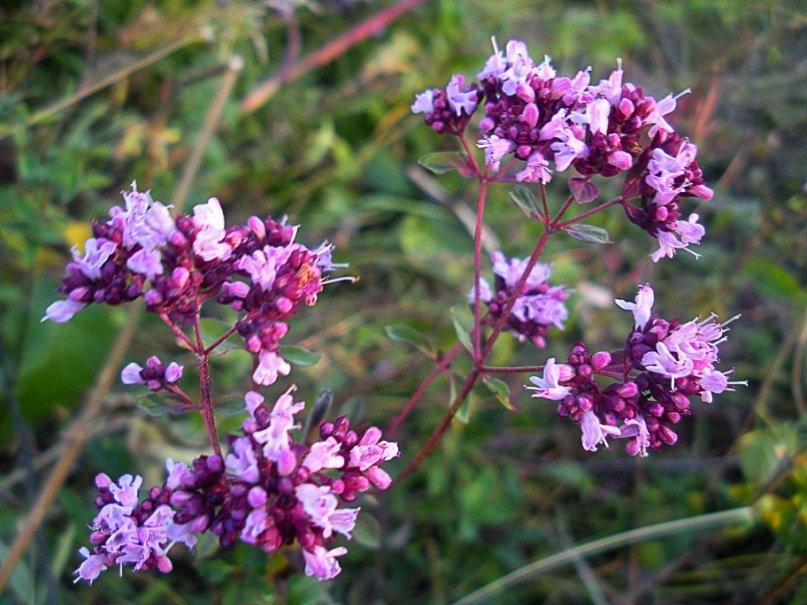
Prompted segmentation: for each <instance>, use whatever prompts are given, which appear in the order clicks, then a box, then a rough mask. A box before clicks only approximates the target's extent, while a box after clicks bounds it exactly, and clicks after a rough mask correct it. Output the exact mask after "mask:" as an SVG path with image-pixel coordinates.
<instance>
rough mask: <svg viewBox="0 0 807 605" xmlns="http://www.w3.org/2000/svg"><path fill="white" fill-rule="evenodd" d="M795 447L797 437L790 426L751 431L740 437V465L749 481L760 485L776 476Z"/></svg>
mask: <svg viewBox="0 0 807 605" xmlns="http://www.w3.org/2000/svg"><path fill="white" fill-rule="evenodd" d="M797 448H798V437H797V435H796V433H795V431H794V430H792V428H788V429H786V428H784V427H777V430H775V431H769V430H757V431H752V432H750V433H746V434H745V435H743V436H742V438H741V439H740V450H739V458H740V467H741V468H742V470H743V473H744V474H745V476H746V477H748V479H749V480H750V481H751V482H753V483H755V484H756V485H758V486H761V485H764V484H766V483H767V482H768V481H770V480H771V479H773V478H774V477H775V476H776V474H777V473H778V472H779V471H780V470H781V469H782V468H783V467H784V465H785V464H786V463H787V461H788V460H789V459H790V457H791V455H792V454H793V453H794V452H795V451H796V449H797Z"/></svg>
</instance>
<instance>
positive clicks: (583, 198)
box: [569, 177, 600, 204]
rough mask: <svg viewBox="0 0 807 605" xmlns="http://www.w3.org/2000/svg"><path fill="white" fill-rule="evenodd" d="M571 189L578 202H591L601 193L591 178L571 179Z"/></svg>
mask: <svg viewBox="0 0 807 605" xmlns="http://www.w3.org/2000/svg"><path fill="white" fill-rule="evenodd" d="M569 190H570V191H571V192H572V197H573V198H574V201H576V202H577V203H578V204H589V203H591V202H593V201H594V200H596V199H597V198H598V197H599V195H600V191H599V189H597V187H596V186H595V185H594V184H593V183H592V182H591V181H590V180H588V179H586V178H580V177H574V178H571V179H569Z"/></svg>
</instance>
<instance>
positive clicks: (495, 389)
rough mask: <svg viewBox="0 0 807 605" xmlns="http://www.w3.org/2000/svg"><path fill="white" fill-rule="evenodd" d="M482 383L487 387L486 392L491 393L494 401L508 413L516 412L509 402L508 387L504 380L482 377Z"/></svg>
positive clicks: (516, 409)
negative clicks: (496, 400) (494, 398)
mask: <svg viewBox="0 0 807 605" xmlns="http://www.w3.org/2000/svg"><path fill="white" fill-rule="evenodd" d="M482 382H484V383H485V386H486V387H488V390H489V391H490V392H491V393H493V395H494V396H495V397H496V399H498V400H499V403H501V404H502V405H503V406H504V409H506V410H507V411H508V412H518V408H516V406H514V405H513V403H512V402H511V401H510V387H508V386H507V383H506V382H504V380H500V379H498V378H493V377H491V376H483V377H482Z"/></svg>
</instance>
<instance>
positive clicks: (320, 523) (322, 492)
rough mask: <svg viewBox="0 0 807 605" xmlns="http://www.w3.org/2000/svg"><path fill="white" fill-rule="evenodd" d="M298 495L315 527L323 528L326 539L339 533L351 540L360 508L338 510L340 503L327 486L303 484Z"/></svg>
mask: <svg viewBox="0 0 807 605" xmlns="http://www.w3.org/2000/svg"><path fill="white" fill-rule="evenodd" d="M296 494H297V498H298V499H299V500H300V502H302V504H303V510H304V511H305V513H306V514H307V515H308V516H309V517H311V521H312V522H313V523H314V525H316V526H317V527H320V528H322V530H323V531H322V536H323V537H324V538H330V537H331V535H332V534H333V532H334V531H337V532H339V533H340V534H342V535H343V536H345V537H346V538H348V539H350V532H351V531H353V528H354V527H355V525H356V517H357V516H358V514H359V509H358V508H345V509H339V508H337V507H338V505H339V501H338V500H337V499H336V496H334V495H333V494H332V493H331V488H330V487H328V486H327V485H314V484H312V483H302V484H300V485H299V486H297V490H296Z"/></svg>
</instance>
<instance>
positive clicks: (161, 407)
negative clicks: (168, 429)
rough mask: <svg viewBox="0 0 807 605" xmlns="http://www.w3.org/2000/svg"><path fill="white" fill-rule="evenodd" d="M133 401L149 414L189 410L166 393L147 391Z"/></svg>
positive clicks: (158, 414) (181, 412)
mask: <svg viewBox="0 0 807 605" xmlns="http://www.w3.org/2000/svg"><path fill="white" fill-rule="evenodd" d="M135 403H136V404H137V407H139V408H140V409H141V410H143V411H144V412H145V413H146V414H148V415H149V416H163V415H165V414H174V415H178V414H185V413H186V412H189V411H190V410H191V408H188V407H187V406H184V405H182V404H181V403H180V401H179V400H178V399H177V398H176V397H174V396H172V395H170V394H167V393H149V394H148V395H143V396H142V397H139V398H138V399H137V401H136V402H135Z"/></svg>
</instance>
